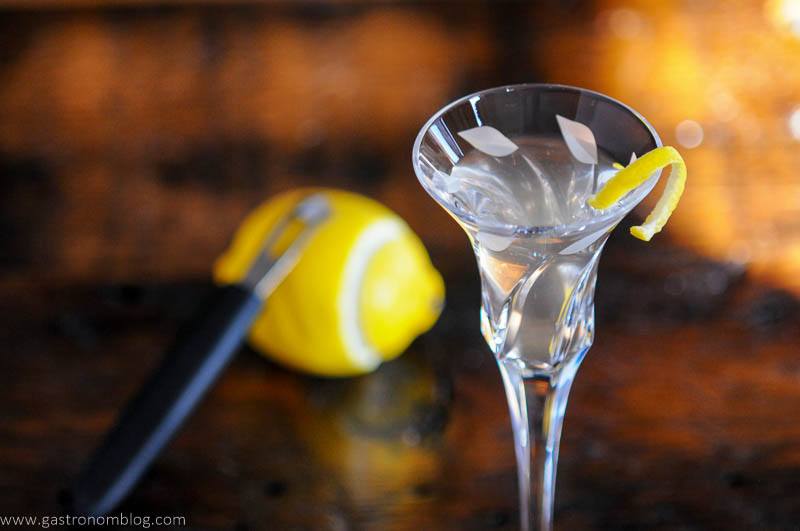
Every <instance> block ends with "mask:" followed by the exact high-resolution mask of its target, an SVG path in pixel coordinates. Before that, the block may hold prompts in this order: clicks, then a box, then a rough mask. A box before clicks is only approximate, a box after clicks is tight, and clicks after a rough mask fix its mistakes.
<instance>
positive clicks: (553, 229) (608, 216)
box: [411, 83, 663, 236]
mask: <svg viewBox="0 0 800 531" xmlns="http://www.w3.org/2000/svg"><path fill="white" fill-rule="evenodd" d="M530 89H538V90H543V89H556V90H559V89H560V90H564V91H567V92H578V93H580V94H581V95H586V96H589V97H592V98H595V99H599V100H604V101H606V102H608V103H611V104H612V105H615V106H617V107H619V108H620V109H622V110H623V111H626V112H628V113H630V114H631V115H632V116H634V117H635V118H636V119H637V120H639V122H641V124H642V125H643V126H644V128H645V129H646V130H647V132H648V133H649V134H650V136H651V137H652V138H653V141H654V143H655V146H656V147H657V148H659V147H661V146H662V145H663V144H662V143H661V138H660V137H659V136H658V133H657V132H656V130H655V128H654V127H653V126H652V124H650V122H648V121H647V119H645V117H644V116H642V114H641V113H640V112H638V111H637V110H635V109H633V108H632V107H630V106H629V105H626V104H624V103H622V102H621V101H619V100H617V99H614V98H612V97H611V96H607V95H605V94H603V93H601V92H597V91H594V90H589V89H585V88H581V87H575V86H572V85H562V84H558V83H518V84H511V85H501V86H498V87H492V88H488V89H483V90H479V91H477V92H473V93H471V94H467V95H466V96H462V97H460V98H458V99H456V100H454V101H452V102H450V103H448V104H447V105H445V106H444V107H442V108H441V109H439V110H438V111H436V112H435V113H434V114H433V116H431V117H430V118H429V119H428V121H426V122H425V124H424V125H423V126H422V128H421V129H420V130H419V133H417V137H416V139H415V140H414V147H413V148H412V150H411V162H412V164H413V166H414V173H415V174H416V176H417V180H418V181H419V182H420V184H421V185H422V187H423V188H424V189H425V191H426V192H427V193H428V194H429V195H430V196H431V197H433V198H434V199H435V200H436V202H437V203H439V204H440V205H442V207H444V208H445V209H446V210H447V211H448V212H449V213H451V214H452V215H453V216H455V217H456V218H458V220H459V221H461V222H463V223H466V224H468V225H470V226H471V227H472V228H474V229H475V230H476V231H480V232H489V233H492V234H497V235H500V236H512V235H513V236H563V235H566V234H573V233H576V232H584V231H590V230H593V229H594V230H599V229H600V227H602V226H604V225H609V224H611V223H612V222H614V221H615V220H617V218H619V219H621V218H622V217H624V216H625V215H627V214H628V212H630V211H631V210H632V209H633V208H634V207H635V206H636V205H637V204H639V203H640V202H641V201H642V199H644V197H645V196H646V195H647V194H649V193H650V192H651V191H652V190H653V188H654V187H655V185H656V183H657V182H658V179H659V178H660V177H661V172H662V170H658V171H657V172H655V173H653V175H651V176H650V178H649V179H647V180H646V181H645V182H643V183H642V184H640V185H639V186H638V187H636V188H635V189H634V190H632V191H631V192H629V193H628V194H626V195H625V197H623V198H622V199H621V200H620V202H619V203H618V205H617V206H616V207H615V208H609V209H606V210H604V211H603V212H602V213H599V214H597V215H596V216H593V217H592V218H591V219H588V220H583V221H576V222H573V223H568V224H563V225H539V226H532V225H515V224H510V223H485V222H483V223H478V222H477V220H476V219H475V217H474V216H472V215H471V214H468V213H467V212H464V211H463V210H461V209H459V208H455V205H450V204H447V203H446V202H445V201H444V200H443V199H442V198H441V197H440V195H439V193H438V192H436V191H435V190H434V189H433V188H432V187H431V186H429V185H428V184H427V182H426V179H425V177H424V175H425V174H424V173H423V171H422V169H421V168H420V164H419V160H420V157H419V154H420V147H421V146H422V140H423V138H424V137H425V134H426V133H427V132H428V131H429V130H430V128H431V126H432V125H433V123H434V122H436V121H437V120H438V119H440V118H441V117H442V116H444V115H445V114H447V113H448V112H449V111H450V110H452V109H453V108H455V107H457V106H459V105H462V104H464V103H466V102H469V100H470V99H472V98H474V97H476V96H485V95H488V94H494V93H497V92H514V91H519V90H530Z"/></svg>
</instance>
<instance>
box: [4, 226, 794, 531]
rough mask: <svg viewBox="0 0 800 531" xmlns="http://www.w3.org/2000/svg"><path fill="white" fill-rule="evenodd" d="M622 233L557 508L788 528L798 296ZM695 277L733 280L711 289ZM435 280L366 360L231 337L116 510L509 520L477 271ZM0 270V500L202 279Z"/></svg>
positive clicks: (565, 454) (42, 507) (321, 518)
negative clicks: (271, 351)
mask: <svg viewBox="0 0 800 531" xmlns="http://www.w3.org/2000/svg"><path fill="white" fill-rule="evenodd" d="M619 240H620V238H619V236H615V240H614V241H613V242H612V245H611V248H610V249H609V251H608V253H607V254H608V256H607V257H606V258H607V260H606V263H604V266H603V270H601V273H600V279H601V280H600V287H599V294H598V298H599V302H598V315H599V322H598V336H597V341H596V344H595V346H594V347H593V348H592V350H591V352H590V355H589V356H588V357H587V359H586V361H585V363H584V366H583V367H582V369H581V372H580V374H579V378H578V380H577V383H576V385H575V387H574V391H573V396H572V398H571V400H570V406H569V410H568V417H567V422H566V427H565V432H564V437H563V448H562V457H561V463H560V469H559V487H558V498H557V500H558V501H557V526H558V527H559V528H561V529H639V528H652V529H792V528H794V526H795V523H796V522H797V521H798V520H799V519H800V510H799V509H798V504H797V491H798V487H800V485H799V484H798V481H799V480H798V478H800V452H798V444H797V442H798V441H799V440H800V427H798V424H797V422H796V415H797V413H796V412H797V408H798V405H800V390H799V389H800V387H799V386H798V385H797V380H798V374H800V362H798V360H797V356H796V354H797V345H798V342H800V332H799V328H798V323H800V316H799V315H798V311H797V307H798V305H797V302H796V301H795V300H794V299H793V298H792V297H791V296H789V295H787V294H785V293H784V292H781V291H775V290H767V289H765V288H759V287H754V286H753V285H752V283H750V282H749V281H747V280H746V279H744V278H742V277H741V276H740V273H738V272H736V271H731V270H729V269H726V268H723V267H721V266H718V265H715V264H713V263H708V262H704V261H701V260H698V259H695V258H692V257H690V256H682V258H681V259H680V260H675V259H674V258H673V260H672V262H671V264H670V266H669V267H668V268H667V267H665V268H664V270H667V269H669V270H671V271H673V272H674V271H679V272H680V274H681V275H683V277H684V278H686V279H687V280H688V281H689V283H690V284H691V285H697V286H700V287H699V288H697V289H696V290H695V291H694V292H691V290H689V291H687V292H684V293H683V294H680V295H674V296H672V297H667V298H666V299H665V297H664V296H662V295H660V294H661V293H663V289H662V286H663V284H664V282H665V277H666V276H668V275H664V274H661V275H660V274H658V273H655V274H649V275H648V277H647V280H645V279H642V278H639V279H638V280H637V275H636V271H635V270H632V269H631V268H630V267H628V266H625V265H624V264H625V263H627V260H628V259H629V258H630V257H631V255H633V257H634V258H636V263H637V264H640V265H643V264H648V263H649V265H654V264H655V263H656V262H660V261H662V260H663V256H653V255H652V254H651V252H650V251H647V252H644V251H642V250H641V249H640V250H639V251H636V250H635V249H634V250H632V249H630V248H627V243H623V242H621V241H619ZM672 256H675V255H672ZM670 274H672V273H670ZM698 277H700V278H712V277H716V278H717V279H718V280H719V279H721V281H723V282H724V286H725V289H724V291H723V292H722V293H721V294H716V295H715V294H712V293H709V292H708V291H704V288H703V287H702V286H703V283H702V282H696V283H695V281H696V279H697V278H698ZM449 280H450V281H451V282H450V284H449V290H450V292H449V297H450V303H449V306H448V309H447V310H446V311H445V314H444V315H443V317H442V320H441V321H440V323H439V324H438V325H437V327H436V328H435V329H434V331H432V332H431V333H429V334H427V335H425V336H423V337H422V338H421V339H420V340H418V341H417V342H416V343H415V344H414V345H413V347H412V348H411V349H410V350H409V351H408V352H407V353H406V354H405V355H404V356H402V357H401V358H400V359H398V360H396V361H394V362H391V363H388V364H386V365H384V366H382V367H381V368H380V369H379V370H378V371H377V372H375V373H373V374H370V375H367V376H364V377H360V378H353V379H345V380H324V379H317V378H311V377H306V376H301V375H298V374H294V373H291V372H288V371H286V370H284V369H281V368H280V367H278V366H276V365H274V364H272V363H271V362H269V361H267V360H265V359H263V358H261V357H260V356H259V355H258V354H257V353H255V352H253V351H251V350H249V349H246V348H245V349H243V350H242V352H241V353H240V354H239V356H238V358H237V360H236V361H235V363H234V364H233V366H232V367H231V368H230V370H229V371H228V372H227V373H226V375H225V376H224V378H223V379H222V381H221V382H220V384H219V385H218V386H217V387H216V389H215V390H214V391H213V392H212V393H211V394H210V396H209V397H208V398H207V400H206V401H205V402H204V403H203V405H202V407H201V408H200V410H199V411H198V412H197V413H196V414H195V415H194V417H193V418H192V420H191V422H190V423H189V424H188V425H187V426H186V428H185V429H184V430H183V432H182V433H181V435H180V436H179V437H178V439H177V440H176V441H175V442H174V443H173V444H172V445H171V446H170V448H169V450H168V451H167V452H166V453H165V454H164V456H163V457H162V458H161V459H160V461H159V462H158V463H157V465H156V466H155V467H154V468H153V470H152V471H151V473H150V474H148V476H147V477H146V478H145V479H144V481H143V482H142V484H141V486H140V488H139V489H138V490H137V491H136V492H135V494H134V495H133V496H132V497H131V498H130V500H129V501H128V502H126V503H125V505H124V506H123V508H122V510H123V511H132V512H135V513H147V514H182V515H185V516H187V518H189V522H190V524H191V525H193V526H195V527H201V528H209V527H211V528H229V529H230V528H237V529H398V530H401V529H402V530H405V529H409V530H411V529H514V528H515V526H516V510H515V504H516V499H515V493H516V490H515V488H516V487H515V476H514V464H513V449H512V441H511V436H510V428H509V423H508V418H507V414H506V409H505V407H506V406H505V401H504V398H503V391H502V387H501V385H500V381H499V377H498V373H497V371H496V368H495V367H494V364H493V362H492V361H491V356H490V354H489V353H488V351H487V349H486V348H485V347H484V346H483V344H482V339H481V338H480V336H479V334H478V332H477V312H476V309H477V304H476V303H477V285H476V284H475V282H474V281H473V280H472V279H471V278H469V276H466V277H464V278H463V279H461V280H459V279H458V278H453V277H451V278H450V279H449ZM0 289H1V290H2V295H3V296H2V301H3V302H2V312H3V316H4V325H5V327H4V330H3V336H4V337H3V338H2V339H3V344H4V345H5V355H4V356H3V357H2V359H1V360H2V361H0V363H1V364H2V366H0V397H1V398H2V404H3V411H4V419H5V420H4V422H3V424H2V430H3V432H2V447H3V451H2V453H1V454H0V460H2V462H1V463H0V466H2V470H3V474H2V476H0V494H1V495H0V500H2V509H1V510H2V512H4V513H33V514H50V513H53V512H57V511H58V504H57V502H56V499H57V494H58V491H59V489H60V488H61V487H63V486H64V485H65V484H66V482H67V481H68V479H69V478H70V477H71V476H72V475H73V474H74V473H75V472H76V471H77V469H78V467H79V466H80V463H81V462H82V461H83V460H84V459H85V458H86V456H87V453H88V451H89V449H91V448H92V447H93V446H94V445H95V444H96V443H97V442H98V437H99V436H100V435H101V434H102V432H103V431H104V430H105V429H106V428H107V427H108V426H109V424H110V422H111V421H112V419H113V416H114V415H115V412H116V411H117V409H118V408H119V407H120V406H121V405H122V404H123V403H124V401H125V400H126V398H127V397H128V396H129V395H130V394H131V393H133V392H134V390H135V389H136V387H137V386H138V385H139V384H140V383H141V382H142V380H143V378H144V377H145V375H146V373H147V372H148V371H149V370H150V368H151V367H153V365H154V364H155V362H156V361H157V359H158V355H159V353H160V350H161V349H162V348H163V347H164V346H165V345H166V343H167V342H168V340H169V339H170V337H171V336H172V334H173V333H174V331H175V329H176V327H177V324H178V323H179V322H180V321H181V319H182V318H184V317H185V316H186V315H187V314H188V313H189V312H191V309H192V307H193V305H194V304H195V303H196V302H197V301H198V300H200V298H201V297H202V296H203V293H204V291H205V290H206V289H207V288H206V284H205V283H204V282H203V281H202V280H197V281H186V282H180V283H153V284H148V283H145V284H129V285H119V284H109V285H99V286H98V285H74V284H68V285H57V284H49V283H46V282H42V283H30V282H17V283H15V282H10V283H6V284H3V285H2V287H1V288H0Z"/></svg>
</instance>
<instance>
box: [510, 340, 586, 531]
mask: <svg viewBox="0 0 800 531" xmlns="http://www.w3.org/2000/svg"><path fill="white" fill-rule="evenodd" d="M585 354H586V351H583V352H580V353H578V354H576V355H573V356H568V357H567V359H566V360H565V361H564V362H563V363H562V364H561V365H560V366H559V367H558V368H556V369H554V370H552V371H547V372H535V371H530V369H525V368H523V367H521V366H520V365H519V364H518V363H519V362H518V361H516V360H509V359H506V360H501V361H498V366H499V367H500V373H501V375H502V376H503V384H504V385H505V389H506V397H507V398H508V408H509V411H510V413H511V425H512V428H513V430H514V447H515V451H516V457H517V478H518V481H519V498H520V499H519V503H520V529H522V531H534V530H536V531H550V530H551V529H552V528H553V507H554V502H555V487H556V467H557V465H558V445H559V441H560V440H561V426H562V424H563V421H564V413H565V411H566V408H567V399H568V397H569V390H570V388H571V387H572V381H573V379H574V378H575V373H576V372H577V371H578V367H579V366H580V363H581V361H582V360H583V357H584V355H585Z"/></svg>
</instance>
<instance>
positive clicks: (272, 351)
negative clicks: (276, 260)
mask: <svg viewBox="0 0 800 531" xmlns="http://www.w3.org/2000/svg"><path fill="white" fill-rule="evenodd" d="M311 193H322V194H324V195H325V196H326V198H327V199H328V201H329V204H330V207H331V214H330V216H329V218H328V219H327V220H325V221H324V222H323V223H322V224H321V225H320V226H319V227H318V228H317V229H316V231H315V232H314V234H313V235H312V237H311V238H310V240H309V242H308V245H307V247H306V248H305V250H304V252H303V254H302V256H301V257H300V259H299V261H298V262H297V265H296V266H295V268H294V269H293V270H292V271H291V273H289V275H288V276H287V277H286V279H285V280H284V281H283V282H282V283H281V284H280V286H278V288H277V289H276V290H275V291H274V292H273V294H272V295H271V296H270V297H269V299H268V300H267V301H266V302H265V305H264V308H263V310H262V312H261V314H260V315H259V316H258V318H257V319H256V321H255V322H254V324H253V326H252V327H251V329H250V334H249V341H250V344H251V345H252V346H253V347H254V348H255V349H256V350H258V351H259V352H261V353H263V354H264V355H266V356H267V357H269V358H271V359H273V360H275V361H277V362H279V363H281V364H283V365H286V366H288V367H290V368H293V369H297V370H300V371H303V372H307V373H311V374H315V375H320V376H351V375H357V374H363V373H365V372H369V371H371V370H374V369H375V368H376V367H377V366H378V365H379V364H380V363H381V362H382V361H385V360H389V359H392V358H394V357H396V356H398V355H399V354H400V353H402V352H403V351H404V350H405V349H406V348H408V346H409V345H410V344H411V342H412V341H413V340H414V339H415V338H416V337H417V336H418V335H419V334H421V333H423V332H425V331H427V330H428V329H429V328H430V327H431V326H433V324H434V323H435V322H436V320H437V318H438V317H439V313H440V312H441V308H442V304H443V299H444V282H443V280H442V277H441V275H440V274H439V273H438V271H436V269H435V268H434V267H433V265H432V264H431V262H430V258H429V257H428V254H427V252H426V250H425V248H424V246H423V245H422V242H421V241H420V240H419V238H418V237H417V236H416V235H415V234H414V233H413V232H412V231H411V229H410V228H409V227H408V225H406V224H405V222H403V221H402V220H401V219H400V218H399V217H398V216H397V215H396V214H394V213H393V212H392V211H391V210H389V209H388V208H386V207H385V206H383V205H381V204H380V203H378V202H376V201H374V200H371V199H369V198H366V197H364V196H361V195H358V194H355V193H351V192H346V191H342V190H334V189H298V190H293V191H290V192H286V193H283V194H281V195H279V196H276V197H274V198H272V199H270V200H269V201H267V202H265V203H264V204H262V205H261V206H259V207H258V208H257V209H256V210H254V211H253V212H252V213H251V214H250V215H249V216H248V217H247V218H246V219H245V221H244V222H243V224H242V225H241V227H240V228H239V230H238V231H237V233H236V235H235V237H234V239H233V242H232V244H231V245H230V247H229V248H228V249H227V250H226V251H225V253H223V255H222V256H221V257H220V258H219V259H218V260H217V262H216V264H215V266H214V278H215V280H216V281H217V282H218V283H221V284H227V283H236V282H239V281H240V280H241V279H242V278H243V277H244V275H245V273H246V271H247V269H248V268H249V266H250V264H251V263H252V261H253V259H254V258H255V256H256V255H257V253H258V252H259V251H260V250H261V245H262V244H263V240H264V236H265V235H266V234H267V233H268V232H269V231H270V229H271V228H272V227H273V226H274V225H275V224H276V223H277V222H278V221H279V220H280V219H282V218H283V217H284V216H285V215H286V214H287V213H289V212H290V211H291V209H292V208H293V207H294V206H295V205H296V204H297V202H299V201H300V200H302V198H304V197H306V196H307V195H309V194H311ZM348 275H349V280H348ZM356 347H358V348H356Z"/></svg>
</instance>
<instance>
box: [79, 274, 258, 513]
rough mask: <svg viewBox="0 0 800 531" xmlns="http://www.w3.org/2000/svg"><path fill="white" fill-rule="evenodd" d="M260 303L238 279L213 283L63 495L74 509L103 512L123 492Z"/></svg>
mask: <svg viewBox="0 0 800 531" xmlns="http://www.w3.org/2000/svg"><path fill="white" fill-rule="evenodd" d="M262 304H263V302H262V301H261V299H260V298H259V297H258V296H257V295H256V294H255V293H253V292H252V291H250V290H248V289H247V288H244V287H242V286H237V285H230V286H225V287H220V288H217V292H216V293H215V294H214V297H213V299H212V302H211V304H210V305H209V306H208V307H207V311H205V312H204V313H201V314H199V315H198V316H197V317H196V318H195V319H193V320H192V321H191V322H189V323H188V325H187V326H186V327H185V328H184V329H183V330H182V331H181V333H180V334H179V336H178V339H177V340H176V342H175V343H174V344H173V345H172V347H171V348H170V349H169V350H168V351H167V353H166V355H165V356H164V359H163V361H162V362H161V365H160V366H159V367H158V368H157V369H156V371H155V372H154V373H153V374H152V375H151V376H150V379H149V380H148V381H147V383H146V384H145V385H144V387H143V388H142V389H141V391H139V393H138V394H137V395H136V396H135V397H134V398H133V399H132V400H131V401H130V403H128V405H127V406H126V408H125V409H124V410H123V411H122V414H121V415H120V416H119V418H118V419H117V422H116V425H115V426H114V427H113V429H112V430H111V431H110V432H109V433H108V435H107V436H106V438H105V440H104V441H103V443H102V445H101V446H100V447H99V448H98V449H97V450H96V451H95V453H94V454H93V455H92V457H91V459H90V460H89V462H88V464H87V465H86V466H85V467H84V469H83V470H82V471H81V473H80V474H79V476H78V478H77V480H76V481H75V483H74V484H73V485H72V488H71V490H70V491H69V496H68V498H69V504H70V506H71V507H70V511H71V512H72V513H73V514H76V515H98V516H99V515H104V514H107V513H108V512H110V511H112V510H113V509H114V508H115V507H116V506H117V504H118V503H119V502H121V501H122V500H123V499H124V498H125V496H126V495H127V494H128V493H129V492H130V491H131V489H133V487H134V486H135V485H136V483H137V481H138V480H139V479H140V478H141V476H142V474H143V473H144V472H145V471H146V470H147V468H148V466H149V465H150V464H151V463H152V462H153V460H155V458H156V457H157V456H158V455H159V453H160V452H161V450H162V449H163V448H164V446H166V444H167V443H169V441H170V440H171V439H172V437H173V436H174V435H175V433H176V432H177V431H178V428H180V426H181V425H182V424H183V422H184V421H185V420H186V418H187V417H188V416H189V414H190V413H191V412H192V411H193V410H194V408H195V407H196V406H197V404H198V403H199V402H200V399H201V398H203V396H204V395H205V393H206V391H208V389H209V388H210V387H211V385H212V384H213V383H214V382H215V381H216V380H217V378H218V377H219V375H220V374H221V373H222V371H223V370H224V369H225V367H226V366H227V365H228V362H229V361H230V360H231V358H232V357H233V354H234V353H235V352H236V350H237V348H238V347H239V345H240V344H241V343H242V341H243V340H244V338H245V336H246V334H247V331H248V329H249V328H250V325H251V324H252V322H253V321H254V320H255V318H256V316H257V315H258V313H259V311H260V310H261V307H262Z"/></svg>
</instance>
